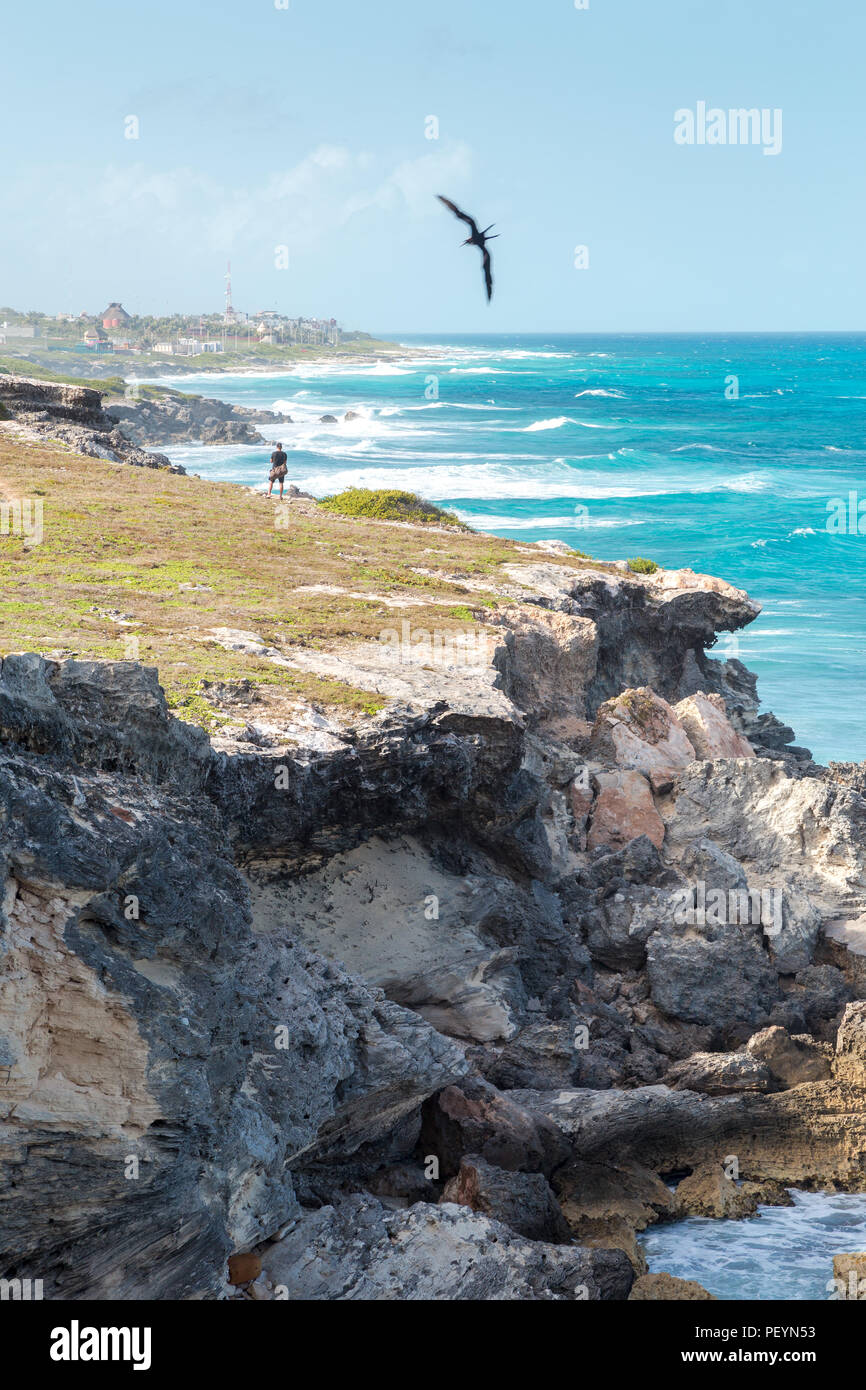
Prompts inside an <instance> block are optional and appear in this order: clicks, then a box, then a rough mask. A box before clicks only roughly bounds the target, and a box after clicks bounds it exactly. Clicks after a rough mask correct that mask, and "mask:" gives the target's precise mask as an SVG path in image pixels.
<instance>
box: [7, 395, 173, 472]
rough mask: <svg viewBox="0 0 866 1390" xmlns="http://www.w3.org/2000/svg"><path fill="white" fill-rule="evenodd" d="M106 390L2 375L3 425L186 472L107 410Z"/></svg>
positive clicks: (17, 434) (121, 459) (96, 453)
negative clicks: (151, 448)
mask: <svg viewBox="0 0 866 1390" xmlns="http://www.w3.org/2000/svg"><path fill="white" fill-rule="evenodd" d="M103 395H104V393H103V392H101V391H97V390H95V389H94V388H92V387H89V386H74V385H63V384H60V383H55V382H47V381H38V380H36V379H35V378H31V377H23V376H9V375H7V374H0V427H3V428H5V430H6V432H7V433H9V434H10V435H11V436H12V437H13V438H19V439H21V438H23V439H48V440H53V441H56V442H57V443H60V444H64V445H66V447H67V448H69V449H71V450H73V451H74V452H75V453H77V454H84V455H86V456H87V457H89V458H98V459H105V460H107V461H108V462H112V463H128V464H132V465H134V466H135V467H138V468H165V469H167V470H168V471H169V472H172V473H183V471H184V470H183V468H181V466H180V464H174V463H172V462H171V460H170V459H168V458H166V456H165V454H158V453H149V452H147V451H146V450H145V449H142V448H141V447H139V445H138V444H137V443H136V442H135V441H134V439H133V437H132V435H131V434H130V433H129V432H128V431H124V430H122V429H121V428H120V426H119V423H118V418H117V417H116V416H115V415H114V414H112V413H110V412H108V411H106V410H104V409H103V405H102V399H103Z"/></svg>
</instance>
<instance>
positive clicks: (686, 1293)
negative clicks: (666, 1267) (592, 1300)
mask: <svg viewBox="0 0 866 1390" xmlns="http://www.w3.org/2000/svg"><path fill="white" fill-rule="evenodd" d="M628 1297H629V1302H634V1303H638V1302H646V1301H649V1300H652V1301H653V1302H662V1301H665V1302H666V1301H669V1300H672V1299H677V1300H687V1301H689V1302H695V1301H704V1300H707V1299H709V1300H711V1301H713V1302H715V1301H716V1295H715V1294H714V1293H708V1292H707V1290H706V1289H705V1288H704V1287H703V1285H702V1284H698V1283H697V1281H696V1280H694V1279H677V1278H676V1277H675V1276H674V1275H673V1274H642V1275H641V1277H640V1278H639V1279H636V1280H635V1282H634V1283H633V1285H632V1288H631V1293H630V1294H629V1296H628Z"/></svg>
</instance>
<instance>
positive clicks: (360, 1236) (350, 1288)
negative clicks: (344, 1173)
mask: <svg viewBox="0 0 866 1390" xmlns="http://www.w3.org/2000/svg"><path fill="white" fill-rule="evenodd" d="M263 1268H264V1272H265V1274H266V1275H267V1277H268V1278H269V1279H270V1280H272V1282H273V1283H274V1285H276V1286H278V1287H280V1286H281V1287H282V1288H283V1289H284V1290H285V1291H286V1296H287V1297H288V1298H289V1299H290V1300H298V1299H305V1300H306V1299H309V1300H322V1299H327V1300H338V1301H342V1300H356V1299H362V1300H376V1301H377V1302H378V1301H394V1300H400V1301H406V1300H409V1301H413V1302H414V1301H416V1300H421V1299H423V1300H430V1299H432V1300H437V1301H438V1300H448V1301H453V1300H457V1301H464V1300H472V1301H479V1300H483V1301H489V1300H494V1301H501V1300H516V1299H519V1300H521V1301H528V1302H539V1301H542V1302H547V1301H563V1300H571V1299H575V1298H577V1299H587V1298H588V1299H590V1300H593V1301H594V1300H598V1299H624V1298H627V1297H628V1292H629V1290H630V1288H631V1285H632V1281H633V1273H632V1268H631V1265H630V1263H629V1261H628V1258H627V1256H626V1255H624V1254H622V1252H620V1251H612V1250H583V1249H581V1248H580V1247H578V1246H562V1245H549V1244H546V1243H544V1242H542V1241H528V1240H525V1239H523V1238H522V1237H520V1236H518V1235H516V1234H515V1233H514V1232H513V1231H511V1230H509V1229H508V1227H507V1226H504V1225H502V1224H500V1223H499V1222H497V1221H492V1220H490V1219H489V1218H488V1217H486V1216H483V1215H481V1214H479V1213H476V1212H471V1211H468V1210H467V1209H466V1208H465V1207H460V1206H454V1205H451V1204H447V1205H444V1206H429V1205H425V1204H421V1203H419V1204H418V1205H417V1206H414V1207H411V1208H410V1209H409V1210H408V1211H405V1212H402V1211H400V1212H389V1211H388V1210H387V1209H386V1208H384V1207H383V1206H382V1205H381V1204H380V1203H379V1202H376V1201H375V1200H374V1199H372V1198H364V1197H350V1198H348V1199H346V1200H345V1201H344V1202H341V1203H339V1204H338V1205H336V1206H333V1207H323V1208H322V1209H321V1210H319V1211H317V1212H313V1213H310V1214H309V1215H306V1216H304V1217H303V1218H302V1219H301V1220H299V1221H298V1223H297V1225H296V1226H295V1227H294V1229H293V1230H292V1231H291V1232H290V1233H289V1234H288V1235H286V1236H285V1237H284V1239H283V1240H281V1241H279V1242H277V1243H276V1244H274V1245H272V1246H271V1247H270V1248H269V1249H268V1250H266V1251H265V1252H264V1255H263Z"/></svg>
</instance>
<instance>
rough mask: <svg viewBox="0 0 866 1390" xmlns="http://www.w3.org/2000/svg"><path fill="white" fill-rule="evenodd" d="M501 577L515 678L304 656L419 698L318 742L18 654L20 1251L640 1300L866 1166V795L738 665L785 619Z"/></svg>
mask: <svg viewBox="0 0 866 1390" xmlns="http://www.w3.org/2000/svg"><path fill="white" fill-rule="evenodd" d="M503 593H504V594H505V595H506V596H508V597H510V598H512V599H514V600H516V602H514V603H513V604H512V605H511V606H510V607H503V608H501V609H500V610H499V611H498V614H497V615H496V617H495V619H494V620H493V621H492V622H490V623H489V626H488V629H487V630H488V633H489V635H490V637H491V659H490V662H489V663H488V664H481V665H479V666H477V667H471V668H467V667H466V666H462V665H460V664H459V663H458V664H456V665H451V666H448V665H446V666H444V667H441V668H440V669H438V670H432V671H431V670H430V669H428V668H427V666H426V665H425V663H424V662H420V661H419V662H418V663H417V664H412V663H409V664H406V665H404V664H401V663H396V664H395V663H394V661H393V659H392V657H391V656H389V654H388V652H387V651H385V650H384V649H383V648H382V647H381V646H379V644H377V643H368V644H360V643H359V644H356V645H355V646H354V647H347V648H345V649H343V650H342V651H341V652H339V653H333V652H323V651H314V650H312V649H293V651H292V653H291V654H288V655H281V654H279V653H277V654H276V656H277V657H279V659H280V660H281V661H284V662H285V663H286V664H291V663H292V662H295V663H297V664H299V665H301V666H303V668H304V669H318V670H321V671H323V672H328V671H332V670H333V669H334V663H335V662H336V663H337V666H338V669H340V671H341V672H342V673H343V675H344V678H347V679H358V680H359V681H360V682H361V683H365V682H366V684H367V688H376V689H380V690H382V691H384V692H385V693H386V694H387V695H388V696H389V698H390V701H391V703H389V705H388V706H387V707H386V709H385V710H384V711H383V712H382V714H380V715H379V716H377V717H376V718H374V719H368V720H365V721H362V722H361V723H359V724H356V725H355V726H353V727H349V726H346V725H341V724H340V723H339V722H337V721H323V720H319V724H318V725H316V726H313V725H311V726H309V729H308V734H307V733H305V732H304V728H303V727H302V726H301V723H300V722H299V723H298V724H293V725H292V726H291V728H290V729H286V730H283V731H282V732H281V731H280V730H279V729H274V728H270V729H269V730H259V731H257V730H256V729H254V728H253V727H252V726H250V727H249V728H248V729H245V730H243V731H240V732H235V733H232V732H224V733H223V735H222V736H221V737H220V738H218V739H214V740H213V741H211V740H209V739H208V738H207V737H206V736H205V735H204V734H203V733H201V732H200V731H198V730H196V729H193V728H191V727H189V726H187V725H184V724H181V723H178V722H177V721H176V720H174V719H173V718H171V717H170V716H169V714H168V711H167V709H166V706H165V702H164V699H163V697H162V693H161V691H160V689H159V686H158V684H157V681H156V677H155V673H154V672H152V671H149V670H146V669H144V668H142V667H140V666H138V665H137V664H135V663H93V662H76V661H69V662H62V663H60V662H52V661H47V660H44V659H42V658H41V657H38V656H34V655H21V656H9V657H7V658H6V659H5V660H4V661H3V663H2V668H0V742H2V756H0V855H2V870H3V882H4V884H5V893H4V900H3V918H2V929H0V930H2V934H0V952H2V954H0V1275H4V1276H6V1277H14V1276H16V1275H18V1276H20V1277H27V1276H29V1277H38V1278H42V1279H43V1281H44V1283H45V1289H46V1295H47V1296H55V1297H56V1296H70V1297H91V1298H92V1297H96V1298H99V1297H109V1296H111V1297H122V1298H141V1297H157V1298H166V1297H174V1298H176V1297H191V1296H209V1297H212V1296H219V1295H220V1294H223V1295H224V1294H225V1292H226V1290H227V1288H228V1285H227V1284H226V1270H225V1261H226V1258H227V1257H228V1256H229V1255H230V1254H237V1253H243V1252H246V1251H250V1250H252V1249H256V1250H257V1251H258V1252H259V1253H260V1254H261V1255H262V1257H263V1267H264V1274H263V1276H262V1278H263V1279H264V1281H265V1282H264V1283H263V1284H261V1285H260V1283H259V1280H258V1279H256V1281H255V1287H254V1291H253V1293H252V1294H251V1296H255V1297H262V1296H264V1297H270V1296H277V1297H279V1296H285V1295H284V1294H280V1293H275V1292H274V1290H275V1289H277V1288H278V1287H281V1288H283V1289H285V1290H288V1296H290V1297H294V1298H312V1299H323V1298H324V1299H327V1298H347V1299H354V1298H392V1297H411V1298H453V1297H464V1298H491V1299H499V1298H528V1299H547V1298H557V1299H558V1298H574V1297H589V1298H600V1297H604V1298H610V1297H613V1298H621V1299H624V1298H626V1297H627V1296H628V1294H629V1289H630V1287H631V1284H632V1280H633V1278H634V1277H635V1275H638V1276H640V1275H642V1274H643V1273H644V1271H645V1262H644V1261H643V1257H642V1255H641V1252H640V1250H639V1248H638V1246H637V1244H636V1242H635V1234H634V1233H635V1231H639V1230H640V1229H642V1228H643V1227H644V1226H646V1225H647V1224H648V1223H649V1222H652V1221H656V1220H659V1219H671V1218H672V1217H674V1216H676V1215H678V1214H681V1213H682V1212H684V1211H690V1210H696V1211H704V1212H712V1213H714V1214H719V1215H731V1214H740V1213H742V1212H743V1211H744V1210H745V1211H748V1210H754V1208H755V1206H756V1205H757V1202H758V1201H763V1200H782V1188H781V1185H782V1184H784V1183H786V1182H788V1183H790V1182H797V1183H799V1184H801V1185H819V1184H821V1183H824V1182H834V1183H837V1184H839V1185H842V1186H850V1187H859V1186H862V1185H863V1184H864V1181H866V1176H864V1169H863V1163H862V1154H863V1152H866V1003H864V1002H861V1001H862V1000H864V998H866V988H864V979H866V974H864V970H863V964H862V961H863V952H862V950H861V948H860V944H859V943H860V939H861V938H860V935H859V933H861V932H862V926H861V925H860V924H861V923H862V922H863V921H864V920H866V835H864V826H866V801H864V799H863V797H862V795H861V792H860V789H859V784H858V783H857V781H856V779H855V778H853V777H851V776H848V777H845V778H841V777H838V776H830V775H829V774H827V773H826V772H825V771H824V770H823V769H820V768H817V767H816V766H815V765H814V764H813V763H812V761H811V758H810V756H809V754H808V753H807V752H806V751H805V750H799V751H797V750H794V751H792V750H790V749H789V748H787V746H786V744H785V743H784V738H783V735H782V733H780V731H779V728H778V727H777V726H776V725H775V724H774V723H773V722H772V720H771V719H770V720H769V721H768V717H767V716H766V715H763V714H759V713H758V706H757V702H756V699H755V697H754V686H753V683H752V682H751V681H750V680H747V679H745V678H743V677H742V674H741V672H740V671H739V670H738V669H737V665H736V663H733V664H732V663H731V662H726V663H719V662H714V661H713V660H712V658H710V657H708V656H707V655H706V650H707V648H708V647H711V646H712V643H713V641H714V640H715V634H716V633H717V632H718V631H724V630H732V629H735V628H737V627H741V626H743V625H744V624H745V623H747V622H749V621H751V619H752V618H753V617H754V616H755V612H756V608H755V605H754V604H752V603H751V602H750V601H749V600H748V599H747V597H746V596H745V595H743V594H741V593H739V592H738V591H737V590H733V589H731V588H730V586H727V585H724V584H722V583H721V581H716V580H707V579H704V578H702V577H701V576H694V575H691V574H690V573H689V572H687V571H686V572H682V573H680V574H679V575H670V574H667V575H665V574H661V575H654V576H651V577H644V576H632V575H629V574H626V573H622V572H615V571H613V570H612V569H609V570H606V571H593V570H589V569H587V570H573V569H570V568H567V567H563V566H558V565H554V564H546V563H544V562H541V563H537V562H536V561H534V560H531V559H530V561H528V562H527V563H521V564H515V565H513V566H510V567H509V575H508V579H507V582H506V585H505V586H504V588H503ZM226 640H228V639H226ZM226 695H228V692H226ZM323 724H326V725H327V727H326V728H322V727H319V725H323ZM768 738H769V740H770V741H769V743H768V742H767V741H766V740H767V739H768ZM731 1155H734V1156H736V1159H737V1164H738V1179H736V1180H735V1179H731V1178H730V1177H729V1176H728V1173H727V1170H725V1168H724V1164H725V1163H726V1161H727V1160H728V1159H729V1158H730V1156H731ZM672 1174H673V1175H676V1176H677V1178H678V1179H680V1184H679V1187H678V1189H677V1192H676V1194H672V1193H671V1191H670V1190H669V1188H668V1186H667V1183H666V1181H665V1180H663V1179H666V1178H669V1177H670V1175H672ZM737 1181H739V1182H740V1183H741V1184H742V1186H739V1187H738V1186H737V1185H736V1184H737ZM726 1184H727V1185H726ZM681 1189H682V1190H681ZM575 1241H576V1242H578V1243H577V1244H574V1243H573V1242H575ZM256 1267H257V1266H256ZM659 1288H661V1286H656V1285H643V1286H642V1288H641V1289H640V1290H639V1292H638V1295H637V1296H640V1297H648V1296H656V1297H657V1296H669V1292H670V1286H669V1285H665V1286H664V1289H662V1291H661V1293H659V1292H658V1289H659ZM653 1289H656V1292H655V1293H653V1292H652V1290H653ZM401 1290H402V1292H401ZM647 1290H649V1292H647ZM683 1296H696V1295H691V1294H684V1295H683Z"/></svg>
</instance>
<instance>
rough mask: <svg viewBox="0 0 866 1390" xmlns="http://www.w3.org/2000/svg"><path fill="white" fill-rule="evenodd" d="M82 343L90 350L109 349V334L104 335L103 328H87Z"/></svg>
mask: <svg viewBox="0 0 866 1390" xmlns="http://www.w3.org/2000/svg"><path fill="white" fill-rule="evenodd" d="M81 341H82V342H83V344H84V346H85V347H89V348H100V347H105V348H107V347H109V346H110V344H109V342H108V334H107V333H104V332H103V331H102V329H101V328H95V327H94V328H85V330H84V336H83V338H82V339H81Z"/></svg>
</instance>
